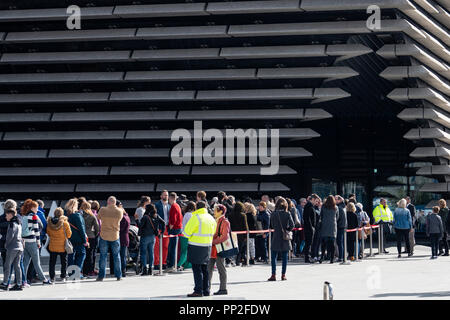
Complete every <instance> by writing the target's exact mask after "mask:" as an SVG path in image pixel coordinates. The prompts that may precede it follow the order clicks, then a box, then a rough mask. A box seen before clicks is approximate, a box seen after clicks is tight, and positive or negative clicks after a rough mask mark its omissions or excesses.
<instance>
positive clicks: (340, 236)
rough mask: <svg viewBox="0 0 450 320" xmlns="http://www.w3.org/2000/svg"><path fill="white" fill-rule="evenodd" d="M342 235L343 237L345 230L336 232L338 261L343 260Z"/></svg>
mask: <svg viewBox="0 0 450 320" xmlns="http://www.w3.org/2000/svg"><path fill="white" fill-rule="evenodd" d="M344 235H345V229H338V230H337V237H336V243H337V246H338V251H339V259H340V260H342V259H344Z"/></svg>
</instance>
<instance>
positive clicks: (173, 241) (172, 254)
mask: <svg viewBox="0 0 450 320" xmlns="http://www.w3.org/2000/svg"><path fill="white" fill-rule="evenodd" d="M180 233H181V229H172V230H169V235H177V234H180ZM176 242H177V237H173V238H170V240H169V249H168V254H167V268H172V267H173V266H174V264H175V255H176V254H177V252H176V251H175V246H176Z"/></svg>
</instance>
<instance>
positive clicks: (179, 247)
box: [0, 190, 450, 297]
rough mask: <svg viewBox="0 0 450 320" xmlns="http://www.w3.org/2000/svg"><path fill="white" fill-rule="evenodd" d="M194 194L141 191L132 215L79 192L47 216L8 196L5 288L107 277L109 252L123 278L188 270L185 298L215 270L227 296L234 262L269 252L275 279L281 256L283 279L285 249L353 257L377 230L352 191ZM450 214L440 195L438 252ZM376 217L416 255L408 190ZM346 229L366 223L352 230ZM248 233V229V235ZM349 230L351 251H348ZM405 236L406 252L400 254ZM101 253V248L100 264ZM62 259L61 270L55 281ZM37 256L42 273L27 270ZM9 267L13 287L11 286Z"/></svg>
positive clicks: (325, 257)
mask: <svg viewBox="0 0 450 320" xmlns="http://www.w3.org/2000/svg"><path fill="white" fill-rule="evenodd" d="M195 200H196V201H189V200H188V199H187V197H186V196H185V195H180V196H178V195H177V194H176V193H175V192H171V193H169V192H168V191H167V190H164V191H162V192H161V194H160V199H159V200H158V201H157V202H156V203H152V200H151V198H150V197H149V196H143V197H141V199H140V201H139V203H138V205H137V209H136V211H135V213H134V214H133V215H128V213H127V212H126V210H125V209H124V207H123V205H122V204H121V202H120V201H119V200H117V199H116V198H115V197H113V196H111V197H109V198H108V199H107V205H106V206H104V207H100V204H99V202H98V201H95V200H89V201H88V200H86V198H84V197H80V198H73V199H69V200H68V201H67V202H66V204H65V206H64V208H61V207H58V208H56V209H55V210H54V212H53V213H52V215H51V216H50V215H49V216H48V217H45V213H44V210H43V206H44V205H43V203H42V201H40V200H39V201H40V203H39V202H37V201H34V200H32V199H27V200H25V201H24V202H23V203H22V204H21V205H18V204H17V203H16V202H15V201H14V200H11V199H9V200H7V201H6V202H5V203H4V215H2V216H0V235H1V237H0V253H1V257H2V262H3V270H4V278H3V282H2V283H1V284H0V288H2V289H4V290H23V288H26V287H29V286H30V284H31V283H35V282H36V281H41V282H42V283H43V284H44V285H50V284H53V283H55V281H62V282H64V281H66V279H67V278H68V276H70V277H71V279H72V280H73V279H76V278H79V279H85V278H90V277H95V278H96V281H103V279H104V278H105V277H106V264H107V257H108V254H109V257H110V259H109V260H110V261H109V267H110V268H109V269H110V273H111V274H112V275H114V277H116V279H117V280H118V281H120V280H122V279H123V278H124V277H126V275H127V268H128V267H129V265H130V264H131V265H132V266H134V267H135V270H136V271H137V273H138V274H139V275H141V276H150V275H152V274H153V273H154V271H155V269H159V265H160V264H161V265H162V269H163V272H174V271H182V270H185V269H192V271H193V275H194V283H195V287H194V292H193V293H191V294H189V296H190V297H201V296H208V295H210V293H211V279H212V276H213V273H214V269H215V268H216V269H217V271H218V274H219V280H220V287H219V290H218V291H217V292H214V294H215V295H226V294H228V289H227V268H229V267H230V266H246V264H247V261H248V262H249V263H250V264H256V263H263V264H267V263H269V262H268V260H269V259H268V258H269V254H270V256H271V269H272V272H271V276H270V277H269V279H268V281H276V280H277V275H276V267H277V261H278V260H281V280H283V281H284V280H287V276H286V273H287V263H288V259H289V255H295V256H297V257H300V255H303V257H304V260H305V263H323V261H329V263H334V262H335V261H337V262H340V261H343V260H344V255H347V258H348V260H351V261H352V260H355V257H356V256H358V257H359V258H362V257H363V254H364V252H362V250H361V244H362V241H364V240H365V239H366V238H367V236H368V234H369V233H370V230H371V229H370V228H366V229H364V228H363V227H366V226H369V225H370V223H371V218H370V217H369V215H368V214H367V212H365V211H364V208H363V205H362V204H361V203H359V202H357V201H356V197H355V195H350V196H349V198H348V199H344V198H343V197H342V196H340V195H335V196H333V195H329V196H328V197H326V198H325V199H321V198H320V197H319V196H318V195H317V194H312V195H310V196H309V197H307V198H301V199H300V200H299V202H298V204H297V202H296V201H295V200H294V199H289V198H284V197H281V196H277V197H275V199H272V198H270V197H269V196H267V195H264V196H262V197H261V201H259V202H257V203H256V204H257V206H255V203H254V201H252V199H249V198H246V199H243V200H242V201H236V199H235V198H234V197H233V196H231V195H226V193H225V192H223V191H221V192H219V193H218V194H217V197H213V198H212V200H211V201H210V202H208V200H207V198H206V193H205V192H204V191H199V192H198V193H197V195H196V197H195ZM448 216H449V214H448V208H447V205H446V202H445V200H443V199H441V200H440V201H439V206H436V207H433V213H432V214H430V215H428V216H427V219H426V234H427V236H428V237H429V238H430V243H431V248H432V257H431V258H432V259H436V258H437V256H438V255H444V256H448V255H449V246H448V242H447V230H448V228H449V223H450V221H449V217H448ZM372 218H373V223H374V224H378V225H382V226H383V229H382V230H383V235H382V236H383V237H384V238H386V236H387V235H388V234H389V233H390V231H391V227H393V229H394V230H395V234H396V238H397V251H398V257H399V258H401V257H402V254H403V253H407V254H408V257H410V256H412V255H413V252H414V251H413V250H414V244H415V241H414V234H415V233H414V229H415V225H416V224H415V207H414V205H412V203H411V199H410V198H409V197H407V198H405V199H401V200H400V201H399V202H398V203H397V208H396V209H395V210H394V212H393V213H392V212H391V210H390V209H389V206H388V205H387V201H386V200H385V199H381V200H380V204H379V205H378V206H376V207H375V208H374V210H373V212H372ZM43 221H45V224H44V223H43ZM361 228H363V229H361ZM268 229H273V233H271V237H269V233H268V232H267V231H266V232H264V231H263V230H268ZM349 229H361V230H358V231H357V232H347V230H349ZM258 231H261V232H258ZM233 232H237V233H238V234H237V235H236V234H234V233H233ZM247 232H251V233H250V234H249V235H247ZM377 232H380V231H377ZM42 234H45V237H48V241H47V242H48V246H47V250H48V252H49V254H50V259H49V278H47V277H46V276H45V275H44V272H43V270H42V265H41V259H40V250H41V248H42V246H43V241H44V239H45V237H44V238H43V237H42ZM163 235H164V237H162V236H163ZM345 237H346V238H347V239H346V240H347V246H346V248H347V252H344V250H345V246H344V238H345ZM269 238H271V243H269V242H268V241H269ZM160 241H161V242H162V243H161V247H160V244H159V242H160ZM132 243H133V244H132ZM355 243H358V245H357V246H355ZM384 243H386V242H384ZM403 243H404V244H405V251H402V245H403ZM133 248H135V249H133ZM160 248H161V249H162V250H161V251H162V255H161V256H160ZM357 248H358V249H357ZM444 250H445V251H444ZM134 251H136V252H134ZM269 251H270V252H269ZM97 253H100V255H99V261H97V262H96V257H97ZM385 253H387V251H386V250H385ZM247 254H248V255H249V256H248V257H247ZM132 256H133V257H134V258H131V257H132ZM58 257H59V261H60V266H61V270H60V277H59V278H58V279H56V270H55V268H56V263H57V260H58ZM160 259H161V261H160ZM31 263H32V268H33V270H34V272H35V277H36V278H37V279H34V278H30V277H29V274H30V272H29V269H30V265H31ZM97 265H98V268H96V266H97ZM69 266H76V267H72V268H71V270H72V272H71V274H68V272H67V270H68V267H69ZM73 270H79V273H76V272H75V271H73ZM13 272H14V276H15V278H14V282H15V285H12V283H13V282H12V274H13ZM31 275H33V273H32V272H31Z"/></svg>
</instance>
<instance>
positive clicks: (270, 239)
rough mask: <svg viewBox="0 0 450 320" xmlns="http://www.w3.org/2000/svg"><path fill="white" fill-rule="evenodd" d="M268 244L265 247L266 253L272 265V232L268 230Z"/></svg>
mask: <svg viewBox="0 0 450 320" xmlns="http://www.w3.org/2000/svg"><path fill="white" fill-rule="evenodd" d="M268 242H269V244H268V246H267V248H268V250H267V251H268V253H269V263H272V231H271V230H270V229H269V240H268Z"/></svg>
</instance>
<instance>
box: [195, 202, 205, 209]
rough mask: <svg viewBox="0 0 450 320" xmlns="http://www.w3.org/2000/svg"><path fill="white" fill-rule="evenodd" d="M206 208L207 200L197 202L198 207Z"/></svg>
mask: <svg viewBox="0 0 450 320" xmlns="http://www.w3.org/2000/svg"><path fill="white" fill-rule="evenodd" d="M201 208H206V202H204V201H199V202H197V209H201Z"/></svg>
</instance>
